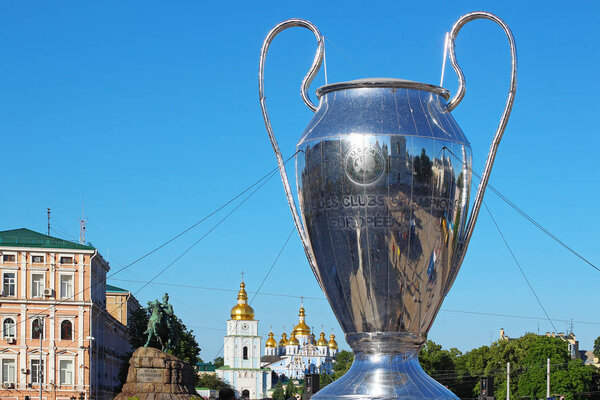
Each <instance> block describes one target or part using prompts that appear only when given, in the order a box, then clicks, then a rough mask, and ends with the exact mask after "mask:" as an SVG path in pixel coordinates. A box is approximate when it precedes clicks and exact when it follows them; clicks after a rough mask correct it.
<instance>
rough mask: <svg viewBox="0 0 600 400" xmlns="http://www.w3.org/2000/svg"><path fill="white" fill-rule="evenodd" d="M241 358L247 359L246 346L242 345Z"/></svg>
mask: <svg viewBox="0 0 600 400" xmlns="http://www.w3.org/2000/svg"><path fill="white" fill-rule="evenodd" d="M242 358H243V359H244V360H247V359H248V347H246V346H244V348H243V349H242Z"/></svg>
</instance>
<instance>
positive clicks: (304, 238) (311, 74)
mask: <svg viewBox="0 0 600 400" xmlns="http://www.w3.org/2000/svg"><path fill="white" fill-rule="evenodd" d="M292 27H301V28H307V29H309V30H310V31H312V32H313V33H314V35H315V37H316V38H317V42H318V47H317V52H316V54H315V58H314V60H313V63H312V65H311V67H310V70H309V71H308V74H306V76H305V77H304V79H303V80H302V85H301V87H300V94H301V96H302V100H303V101H304V103H305V104H306V105H307V106H308V108H310V109H311V110H312V111H316V110H317V106H315V105H314V104H313V102H312V101H311V100H310V97H309V96H308V89H309V87H310V84H311V83H312V81H313V79H315V77H316V76H317V73H318V72H319V68H321V62H322V61H323V49H324V41H323V36H322V35H321V32H319V29H317V27H316V26H315V25H313V24H312V23H311V22H309V21H306V20H303V19H299V18H293V19H288V20H286V21H283V22H281V23H279V24H277V25H276V26H275V27H274V28H273V29H271V31H270V32H269V33H268V34H267V37H266V38H265V41H264V42H263V45H262V49H261V51H260V64H259V70H258V93H259V99H260V108H261V110H262V115H263V118H264V120H265V127H266V128H267V133H268V134H269V139H270V140H271V146H273V150H274V151H275V156H276V157H277V166H278V167H279V174H280V175H281V181H282V183H283V188H284V190H285V196H286V198H287V201H288V205H289V206H290V211H291V212H292V217H293V218H294V224H295V225H296V229H297V230H298V234H299V235H300V240H301V242H302V246H303V247H304V252H305V253H306V258H307V259H308V262H309V264H310V267H311V269H312V270H313V273H314V274H315V276H316V278H317V281H318V282H319V286H321V289H323V285H322V283H321V276H320V274H319V272H318V269H317V264H316V260H315V256H314V252H313V250H312V247H311V246H310V242H309V240H308V235H307V233H306V232H305V230H304V228H303V225H302V222H301V220H300V215H299V214H298V210H297V208H296V202H295V201H294V196H293V195H292V189H291V187H290V182H289V179H288V176H287V172H286V170H285V163H284V161H283V156H282V155H281V151H280V150H279V144H278V143H277V139H276V138H275V134H274V133H273V127H272V126H271V120H270V119H269V114H268V112H267V104H266V98H265V84H264V73H265V59H266V57H267V51H268V50H269V46H270V45H271V42H272V41H273V39H274V38H275V36H277V35H278V34H279V33H281V32H282V31H284V30H285V29H287V28H292Z"/></svg>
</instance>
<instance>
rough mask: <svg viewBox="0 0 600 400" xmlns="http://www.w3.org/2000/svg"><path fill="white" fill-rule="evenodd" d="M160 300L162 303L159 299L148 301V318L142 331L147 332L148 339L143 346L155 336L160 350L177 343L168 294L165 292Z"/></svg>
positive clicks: (168, 348)
mask: <svg viewBox="0 0 600 400" xmlns="http://www.w3.org/2000/svg"><path fill="white" fill-rule="evenodd" d="M162 300H163V301H162V303H161V302H160V301H159V300H153V301H149V302H148V308H149V310H150V319H149V320H148V327H147V328H146V331H145V332H144V334H148V340H146V344H145V345H144V347H148V346H149V345H150V342H151V341H152V338H153V337H155V338H156V340H157V341H158V343H160V346H161V350H162V351H168V350H172V349H173V348H175V345H176V343H177V329H176V328H175V318H176V317H175V313H174V312H173V306H172V305H171V304H169V294H168V293H165V295H164V296H163V298H162Z"/></svg>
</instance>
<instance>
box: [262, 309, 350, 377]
mask: <svg viewBox="0 0 600 400" xmlns="http://www.w3.org/2000/svg"><path fill="white" fill-rule="evenodd" d="M273 336H274V335H273V332H270V333H269V338H268V339H267V342H266V343H265V356H264V357H262V366H263V368H269V369H271V370H272V371H273V372H275V373H276V374H277V376H278V377H279V378H284V377H285V378H290V379H304V376H305V375H306V374H316V373H325V374H331V373H332V372H333V368H332V367H333V359H334V357H335V356H336V354H337V352H338V344H337V342H336V341H335V335H334V334H333V333H332V334H331V335H329V341H327V339H325V333H324V332H323V331H321V334H320V337H319V339H318V340H315V336H314V334H313V333H312V332H311V329H310V328H309V327H308V325H307V324H306V311H305V310H304V306H301V307H300V310H299V313H298V325H296V326H295V327H294V329H293V330H292V332H291V334H290V338H289V339H288V338H287V335H286V333H285V332H283V334H282V335H281V340H280V341H279V343H277V342H276V341H275V338H274V337H273Z"/></svg>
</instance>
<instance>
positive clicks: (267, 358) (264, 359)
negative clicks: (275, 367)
mask: <svg viewBox="0 0 600 400" xmlns="http://www.w3.org/2000/svg"><path fill="white" fill-rule="evenodd" d="M283 358H284V357H280V356H262V357H261V358H260V362H261V363H267V364H273V363H274V362H277V361H279V360H283Z"/></svg>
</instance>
